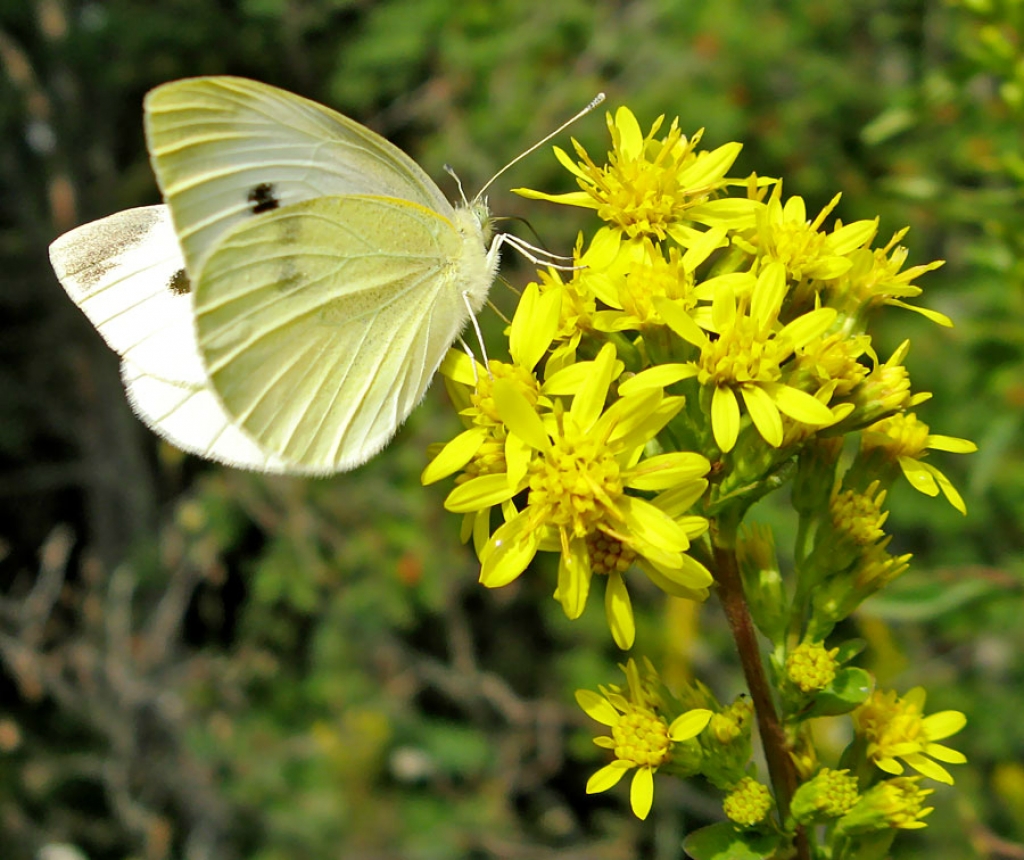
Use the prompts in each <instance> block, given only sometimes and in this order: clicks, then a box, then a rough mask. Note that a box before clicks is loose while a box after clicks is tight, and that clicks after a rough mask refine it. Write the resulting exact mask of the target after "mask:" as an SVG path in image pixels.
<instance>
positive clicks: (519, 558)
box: [480, 511, 541, 588]
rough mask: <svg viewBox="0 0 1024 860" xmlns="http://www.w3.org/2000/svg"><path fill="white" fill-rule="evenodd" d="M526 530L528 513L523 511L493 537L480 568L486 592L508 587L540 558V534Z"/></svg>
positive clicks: (532, 530) (534, 530)
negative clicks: (490, 589) (533, 561)
mask: <svg viewBox="0 0 1024 860" xmlns="http://www.w3.org/2000/svg"><path fill="white" fill-rule="evenodd" d="M527 526H528V513H527V512H526V511H523V512H522V513H520V514H518V515H517V516H516V517H515V518H514V519H512V520H509V521H508V522H507V523H505V524H504V525H503V526H502V527H501V528H499V529H498V530H497V531H496V532H495V533H494V534H493V535H491V540H490V542H489V543H488V545H487V547H488V548H487V550H486V551H485V553H484V560H483V564H482V565H481V567H480V582H481V583H482V584H483V585H485V586H486V587H487V588H500V587H501V586H503V585H508V584H509V583H510V582H512V581H513V580H514V579H516V577H518V576H519V574H521V573H522V572H523V571H524V570H526V567H527V565H529V563H530V562H531V561H532V560H533V557H534V556H535V555H536V554H537V547H538V545H539V544H540V539H541V530H540V529H531V528H527Z"/></svg>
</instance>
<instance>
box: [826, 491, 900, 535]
mask: <svg viewBox="0 0 1024 860" xmlns="http://www.w3.org/2000/svg"><path fill="white" fill-rule="evenodd" d="M878 487H879V482H878V481H872V482H871V484H870V486H868V488H867V489H866V490H865V491H864V492H859V491H857V490H841V489H840V488H839V485H838V484H837V485H836V487H835V489H834V490H833V491H832V498H831V499H829V503H828V507H829V516H830V518H831V520H832V526H833V528H834V530H835V533H836V535H837V536H839V537H840V538H841V539H842V540H843V541H844V542H846V543H850V544H853V545H855V546H857V547H866V546H871V545H872V544H875V543H878V542H879V541H880V540H882V538H884V537H885V532H884V531H883V530H882V526H883V525H885V521H886V520H887V519H888V518H889V512H888V511H883V510H882V505H883V504H885V496H886V491H885V490H879V489H878Z"/></svg>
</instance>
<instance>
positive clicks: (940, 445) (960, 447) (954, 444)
mask: <svg viewBox="0 0 1024 860" xmlns="http://www.w3.org/2000/svg"><path fill="white" fill-rule="evenodd" d="M926 447H928V448H931V449H932V450H933V451H949V453H951V454H973V453H974V452H975V451H977V450H978V446H977V445H975V444H974V443H973V442H972V441H971V440H970V439H958V438H957V437H956V436H938V435H935V434H930V435H929V436H928V442H927V444H926Z"/></svg>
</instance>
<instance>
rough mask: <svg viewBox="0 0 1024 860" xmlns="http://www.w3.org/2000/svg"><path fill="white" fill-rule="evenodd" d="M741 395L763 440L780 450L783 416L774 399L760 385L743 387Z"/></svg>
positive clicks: (830, 414) (830, 415)
mask: <svg viewBox="0 0 1024 860" xmlns="http://www.w3.org/2000/svg"><path fill="white" fill-rule="evenodd" d="M740 394H742V395H743V402H744V403H745V404H746V406H747V412H748V413H749V414H750V418H751V420H752V421H753V422H754V426H755V427H756V428H757V432H758V433H760V434H761V438H762V439H764V441H765V442H767V443H768V444H769V445H771V446H772V447H773V448H778V447H779V445H781V444H782V416H781V415H779V410H778V407H777V406H776V405H775V403H774V401H773V400H772V398H771V397H770V396H769V395H768V393H767V392H766V391H765V390H764V389H763V388H761V387H760V386H759V385H743V386H741V387H740ZM815 402H817V401H815ZM831 417H832V413H831V412H830V413H829V418H831Z"/></svg>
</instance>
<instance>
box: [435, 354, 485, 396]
mask: <svg viewBox="0 0 1024 860" xmlns="http://www.w3.org/2000/svg"><path fill="white" fill-rule="evenodd" d="M474 364H476V374H475V375H474V373H473V365H474ZM437 372H438V373H440V374H441V375H442V376H445V377H447V378H448V379H451V380H453V381H454V382H461V383H462V384H463V385H468V386H469V387H470V388H472V387H474V386H475V385H476V381H477V379H479V378H480V377H481V376H483V375H484V374H486V373H487V369H486V368H485V367H483V365H481V364H478V363H477V362H476V359H474V358H471V357H470V356H469V355H467V354H466V353H465V352H463V351H462V350H461V349H450V350H448V352H447V353H445V357H444V361H442V362H441V366H440V367H438V369H437Z"/></svg>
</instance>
